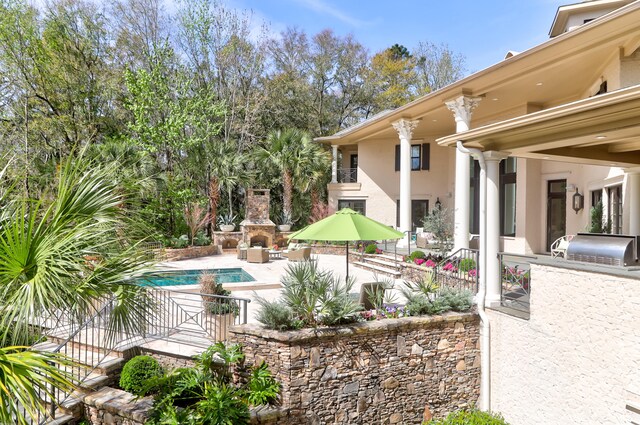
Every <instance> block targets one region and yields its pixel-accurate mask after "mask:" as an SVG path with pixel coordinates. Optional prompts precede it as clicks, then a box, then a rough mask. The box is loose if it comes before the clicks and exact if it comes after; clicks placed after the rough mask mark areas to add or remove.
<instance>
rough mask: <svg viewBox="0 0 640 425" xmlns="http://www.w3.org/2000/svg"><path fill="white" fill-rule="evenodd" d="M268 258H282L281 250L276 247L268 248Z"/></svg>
mask: <svg viewBox="0 0 640 425" xmlns="http://www.w3.org/2000/svg"><path fill="white" fill-rule="evenodd" d="M269 258H270V259H272V260H275V259H278V258H282V251H279V250H277V249H270V250H269Z"/></svg>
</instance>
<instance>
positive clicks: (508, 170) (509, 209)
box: [500, 157, 517, 236]
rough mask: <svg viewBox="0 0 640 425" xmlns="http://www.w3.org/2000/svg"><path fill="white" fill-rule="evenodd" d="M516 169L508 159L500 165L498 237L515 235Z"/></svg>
mask: <svg viewBox="0 0 640 425" xmlns="http://www.w3.org/2000/svg"><path fill="white" fill-rule="evenodd" d="M516 167H517V159H516V158H514V157H509V158H507V159H505V160H504V161H502V162H501V163H500V235H502V236H515V235H516Z"/></svg>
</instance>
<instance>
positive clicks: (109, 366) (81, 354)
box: [33, 337, 126, 425]
mask: <svg viewBox="0 0 640 425" xmlns="http://www.w3.org/2000/svg"><path fill="white" fill-rule="evenodd" d="M48 339H49V340H47V341H46V342H42V343H39V344H36V345H34V346H33V348H34V349H35V350H39V351H44V352H54V351H55V350H57V349H58V347H59V344H60V342H59V340H60V338H59V337H58V338H57V337H51V338H48ZM71 344H72V345H67V347H66V350H62V351H61V353H62V354H65V355H67V356H68V357H70V358H71V359H73V360H74V361H75V362H77V363H78V364H79V366H76V367H72V366H65V367H63V368H62V369H64V370H66V371H67V372H70V373H72V374H74V375H76V376H83V375H84V374H87V373H88V374H87V375H86V376H84V377H83V378H82V379H81V381H80V382H79V384H78V388H77V389H76V390H75V391H74V392H73V393H71V394H69V395H68V396H67V397H66V398H65V399H64V401H62V403H61V404H60V405H59V406H58V408H57V409H56V415H55V416H56V419H55V420H53V421H50V422H48V423H50V424H60V425H61V424H65V423H72V422H73V421H74V420H76V419H79V418H81V417H82V415H83V406H82V402H83V399H84V397H86V396H87V395H88V394H91V393H93V392H95V391H97V390H99V389H100V388H103V387H105V386H108V385H111V384H113V383H114V382H115V379H116V376H117V375H118V373H119V372H120V370H122V367H123V366H124V364H125V363H126V359H125V353H124V352H121V351H116V352H113V353H109V354H105V353H104V350H102V349H100V348H95V347H86V346H84V345H82V344H78V343H75V345H73V344H74V343H71ZM44 402H45V403H46V404H50V403H51V399H50V398H49V397H47V396H45V398H44Z"/></svg>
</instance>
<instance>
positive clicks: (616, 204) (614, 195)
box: [607, 185, 622, 235]
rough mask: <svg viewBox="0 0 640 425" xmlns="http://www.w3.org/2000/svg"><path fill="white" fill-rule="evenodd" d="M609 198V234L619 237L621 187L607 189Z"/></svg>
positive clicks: (620, 229)
mask: <svg viewBox="0 0 640 425" xmlns="http://www.w3.org/2000/svg"><path fill="white" fill-rule="evenodd" d="M607 194H608V197H609V208H608V211H607V212H608V216H609V223H608V224H609V225H610V226H611V233H612V234H615V235H619V234H621V233H622V185H619V186H613V187H610V188H608V189H607Z"/></svg>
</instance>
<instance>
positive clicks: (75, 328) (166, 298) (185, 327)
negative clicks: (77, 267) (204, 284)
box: [32, 287, 251, 424]
mask: <svg viewBox="0 0 640 425" xmlns="http://www.w3.org/2000/svg"><path fill="white" fill-rule="evenodd" d="M144 290H145V291H146V294H147V296H149V297H150V301H151V302H149V303H145V307H146V308H147V309H148V311H147V310H145V311H143V312H138V314H139V315H140V316H141V317H144V322H143V325H145V326H143V327H142V329H141V330H140V331H139V332H135V333H131V332H126V331H125V332H124V333H123V332H122V331H121V333H120V334H119V335H118V334H115V333H114V332H116V331H114V330H112V329H111V328H110V327H109V320H110V315H111V313H112V311H113V309H114V302H115V300H116V297H115V296H112V297H109V298H102V299H101V300H100V302H101V303H105V304H104V305H101V307H100V308H99V309H97V311H96V312H95V313H94V314H92V315H91V316H90V317H89V318H88V319H85V320H83V321H82V322H81V323H76V320H75V318H74V316H73V315H72V314H71V312H69V311H66V312H59V313H60V314H59V316H58V317H57V318H56V324H58V325H59V324H62V325H61V327H57V328H51V329H48V330H47V332H52V333H55V332H56V331H58V332H59V331H60V330H67V331H68V333H67V335H64V339H63V340H62V342H60V343H59V344H58V346H57V347H55V348H54V349H53V350H52V351H53V352H54V353H61V354H64V355H65V356H67V357H69V358H71V359H72V360H75V361H77V363H78V365H74V366H72V367H70V368H69V369H70V373H71V376H72V378H73V380H74V381H76V382H77V383H82V382H83V381H85V380H86V379H87V378H88V377H89V375H90V374H91V373H92V372H93V371H95V370H96V368H98V367H99V365H100V364H101V363H103V362H104V360H105V359H106V358H107V356H109V355H110V354H111V353H112V352H114V351H115V350H116V349H117V348H118V347H119V346H121V344H122V343H124V342H125V341H127V342H128V343H129V344H132V343H133V342H135V341H136V340H138V341H139V342H141V341H143V340H145V339H148V338H162V337H166V336H168V335H171V334H173V333H176V332H183V333H189V332H194V330H193V329H194V326H195V329H196V332H199V336H200V337H201V338H204V339H207V340H209V341H218V340H222V339H226V333H227V328H228V326H230V325H233V324H245V323H247V318H248V304H249V303H250V302H251V300H250V299H248V298H239V297H233V296H227V295H217V294H206V293H194V292H189V291H180V290H169V289H164V288H161V287H144ZM178 294H180V295H189V296H190V297H182V298H178V297H176V295H178ZM212 300H214V301H212ZM181 302H182V303H181ZM212 304H213V305H216V304H217V305H224V306H225V307H224V309H221V310H220V311H221V313H216V312H215V311H213V312H209V311H208V310H207V309H208V308H209V306H210V305H212ZM222 311H224V312H222ZM52 315H53V312H52V313H50V314H49V315H47V316H45V319H44V321H42V322H41V323H42V324H44V323H46V321H49V320H50V319H51V316H52ZM217 316H219V317H218V319H216V317H217ZM41 329H43V330H44V329H47V328H45V327H44V326H43V327H42V328H41ZM198 329H199V330H198ZM45 336H46V335H45ZM60 338H61V339H62V337H60ZM39 342H40V341H39ZM82 351H84V357H82V356H83V354H82ZM82 360H84V365H88V364H91V365H92V366H93V367H88V368H87V367H80V364H82ZM49 391H50V393H48V392H49ZM71 394H72V392H65V391H61V390H58V389H56V388H55V387H53V386H52V387H51V389H50V390H46V389H42V390H41V391H39V394H38V395H39V397H40V398H41V399H42V400H43V401H45V402H48V403H50V406H49V411H48V414H47V415H41V417H39V418H37V420H36V421H35V422H33V421H32V423H37V424H43V423H45V422H46V421H49V420H51V419H55V417H56V409H57V408H58V406H60V405H62V404H63V403H64V402H65V401H66V400H67V399H68V398H69V397H70V396H71Z"/></svg>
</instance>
